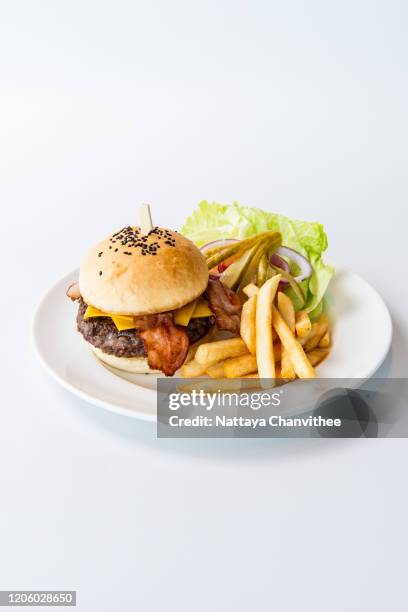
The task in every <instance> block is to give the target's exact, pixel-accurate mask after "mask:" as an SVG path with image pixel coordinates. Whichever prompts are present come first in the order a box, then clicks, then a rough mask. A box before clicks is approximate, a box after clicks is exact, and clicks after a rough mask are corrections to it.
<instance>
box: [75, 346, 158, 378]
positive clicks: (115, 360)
mask: <svg viewBox="0 0 408 612" xmlns="http://www.w3.org/2000/svg"><path fill="white" fill-rule="evenodd" d="M86 344H87V346H88V348H89V349H90V350H91V351H92V353H93V354H94V355H95V357H96V358H97V359H99V361H102V363H104V364H106V365H108V366H110V367H112V368H116V369H117V370H122V371H124V372H130V373H131V374H157V373H159V370H152V369H151V368H149V364H148V363H147V357H116V356H115V355H108V353H104V352H103V351H101V349H99V348H97V347H96V346H93V345H92V344H91V343H90V342H86Z"/></svg>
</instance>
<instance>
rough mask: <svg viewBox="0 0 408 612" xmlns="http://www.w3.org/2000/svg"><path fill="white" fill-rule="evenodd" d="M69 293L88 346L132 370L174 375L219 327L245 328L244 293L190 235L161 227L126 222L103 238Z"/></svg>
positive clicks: (235, 331) (106, 359)
mask: <svg viewBox="0 0 408 612" xmlns="http://www.w3.org/2000/svg"><path fill="white" fill-rule="evenodd" d="M67 295H68V297H69V298H71V299H72V300H74V301H77V302H78V304H79V308H78V314H77V329H78V331H79V332H80V333H81V334H82V336H83V338H84V340H85V342H86V343H87V345H88V346H89V348H90V349H91V350H92V351H93V352H94V353H95V355H96V356H97V357H98V358H99V359H100V360H101V361H103V362H105V363H107V364H109V365H111V366H113V367H115V368H119V369H121V370H125V371H128V372H134V373H150V372H153V371H161V372H164V374H166V376H172V375H173V374H174V373H175V372H176V370H177V369H178V368H179V367H180V366H181V365H182V364H183V363H184V361H185V359H186V357H187V353H188V350H189V347H190V345H192V344H194V343H195V342H197V341H198V340H200V338H202V337H203V336H205V335H206V333H207V332H208V331H209V329H210V328H211V327H212V326H213V325H217V327H218V328H219V329H222V330H226V331H229V332H232V333H233V334H238V333H239V325H240V312H241V304H240V300H239V298H238V296H237V295H236V294H235V293H234V292H233V291H232V290H231V289H229V288H228V287H226V286H224V285H223V284H222V283H221V282H220V280H219V278H218V277H217V276H213V275H209V272H208V267H207V263H206V260H205V258H204V256H203V254H202V253H201V251H200V250H199V249H198V248H197V247H196V246H195V245H194V244H193V243H192V242H191V241H190V240H188V239H187V238H185V237H184V236H181V235H180V234H178V233H177V232H175V231H172V230H169V229H164V228H161V227H154V228H153V229H151V230H150V231H149V232H148V233H147V234H144V233H142V232H141V230H140V228H139V227H124V228H123V229H121V230H120V231H118V232H116V233H115V234H112V235H111V236H109V237H108V238H107V239H106V240H104V241H103V242H101V243H99V244H98V245H97V246H96V247H95V248H93V249H92V250H91V252H90V253H89V254H88V256H87V257H86V258H85V260H84V261H83V262H82V265H81V268H80V272H79V281H78V282H76V283H74V284H73V285H71V286H70V287H69V288H68V290H67Z"/></svg>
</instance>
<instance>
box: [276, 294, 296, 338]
mask: <svg viewBox="0 0 408 612" xmlns="http://www.w3.org/2000/svg"><path fill="white" fill-rule="evenodd" d="M278 309H279V312H280V313H281V315H282V317H283V318H284V320H285V321H286V324H287V325H288V326H289V327H290V330H291V331H292V332H293V333H295V308H294V306H293V303H292V300H291V299H290V297H289V296H287V295H286V293H283V291H278Z"/></svg>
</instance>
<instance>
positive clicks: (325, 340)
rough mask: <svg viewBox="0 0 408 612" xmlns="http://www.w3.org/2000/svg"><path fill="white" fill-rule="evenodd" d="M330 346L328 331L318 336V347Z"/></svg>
mask: <svg viewBox="0 0 408 612" xmlns="http://www.w3.org/2000/svg"><path fill="white" fill-rule="evenodd" d="M329 346H330V331H329V330H327V332H326V333H325V334H324V336H322V338H320V342H319V347H320V348H328V347H329Z"/></svg>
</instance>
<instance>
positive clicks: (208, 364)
mask: <svg viewBox="0 0 408 612" xmlns="http://www.w3.org/2000/svg"><path fill="white" fill-rule="evenodd" d="M280 281H281V275H280V274H276V275H275V276H273V277H272V278H270V279H268V280H267V281H266V282H265V283H264V284H263V285H262V287H261V288H258V287H257V286H256V285H255V284H253V283H250V284H249V285H247V286H246V287H245V288H244V293H245V295H246V296H247V298H248V299H247V300H246V301H245V302H244V304H243V307H242V314H241V329H240V337H239V338H228V339H226V340H214V341H211V340H212V339H211V337H210V338H209V337H208V336H207V337H206V338H205V339H203V340H202V341H201V342H198V343H197V344H196V345H194V346H193V347H191V349H190V352H189V355H188V357H187V360H186V362H185V363H184V365H183V366H182V367H181V369H180V375H181V376H182V377H185V378H195V377H198V376H205V375H207V376H210V377H211V378H260V379H267V380H270V379H282V380H284V381H291V380H294V379H295V378H315V377H316V370H315V366H317V365H318V364H319V363H320V362H321V361H323V359H325V357H327V355H328V354H329V352H330V345H331V337H330V330H329V322H328V319H327V316H326V315H325V314H322V315H320V317H319V319H318V320H317V321H315V322H312V321H311V320H310V318H309V315H308V314H307V312H306V311H305V310H300V311H298V312H296V311H295V308H294V305H293V303H292V301H291V299H290V298H289V297H288V296H287V295H286V293H283V292H282V291H279V283H280Z"/></svg>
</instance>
